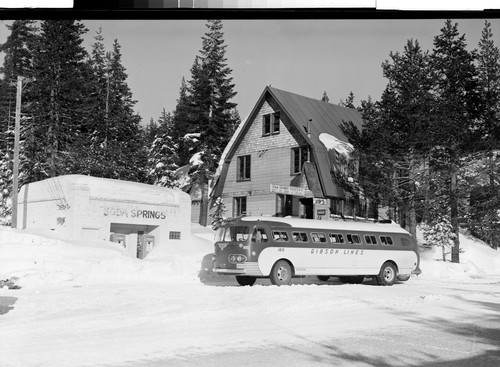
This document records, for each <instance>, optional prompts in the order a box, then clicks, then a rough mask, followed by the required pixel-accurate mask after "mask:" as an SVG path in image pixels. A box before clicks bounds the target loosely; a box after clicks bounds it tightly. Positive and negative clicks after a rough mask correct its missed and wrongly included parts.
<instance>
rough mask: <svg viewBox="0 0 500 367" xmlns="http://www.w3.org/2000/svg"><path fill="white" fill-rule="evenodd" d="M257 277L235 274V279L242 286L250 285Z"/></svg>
mask: <svg viewBox="0 0 500 367" xmlns="http://www.w3.org/2000/svg"><path fill="white" fill-rule="evenodd" d="M256 280H257V278H255V277H248V276H243V275H237V276H236V281H237V282H238V284H239V285H242V286H246V285H248V286H252V285H254V284H255V281H256Z"/></svg>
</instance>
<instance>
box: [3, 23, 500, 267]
mask: <svg viewBox="0 0 500 367" xmlns="http://www.w3.org/2000/svg"><path fill="white" fill-rule="evenodd" d="M7 28H8V31H9V32H10V34H9V36H8V38H7V41H6V42H5V43H4V44H3V45H0V52H2V53H3V54H4V61H3V65H1V67H0V166H1V169H0V218H2V220H3V224H9V223H10V220H11V206H12V202H11V197H12V187H13V157H14V137H15V119H16V98H17V95H16V94H17V92H18V86H19V85H21V95H22V104H21V106H20V117H19V118H20V131H19V135H20V146H19V147H20V148H19V151H20V155H19V182H18V186H19V187H20V186H21V185H23V184H25V183H29V182H34V181H39V180H43V179H46V178H50V177H56V176H59V175H65V174H83V175H91V176H96V177H104V178H112V179H120V180H129V181H135V182H142V183H148V184H153V185H160V186H164V187H172V188H175V187H181V186H182V187H183V188H185V187H186V186H190V187H196V188H197V189H198V190H200V191H201V193H202V194H201V204H200V205H201V210H200V212H201V213H202V214H201V217H200V223H201V224H203V225H206V224H207V208H208V206H209V201H208V190H209V184H210V182H211V180H212V178H213V177H214V174H215V172H216V170H217V167H218V163H219V160H220V158H221V154H222V152H223V150H224V148H225V146H226V145H227V143H228V142H229V140H230V138H231V136H232V135H233V133H234V131H235V129H236V127H237V126H238V125H239V123H240V117H239V113H238V110H237V106H236V104H235V103H234V102H233V98H234V97H235V96H236V93H237V92H236V88H235V85H234V83H233V78H232V76H231V74H232V71H233V70H232V69H231V67H230V66H229V63H228V60H227V58H226V56H225V53H226V47H227V45H226V44H225V42H224V33H223V23H222V21H221V20H208V21H207V23H206V33H205V34H204V35H200V36H201V49H200V50H199V53H198V54H197V55H193V64H192V67H191V69H190V73H191V75H190V76H189V78H187V79H186V78H182V79H181V80H180V81H179V82H180V87H179V97H178V99H177V104H176V107H175V109H174V110H173V111H165V110H162V111H158V115H159V117H158V118H157V119H156V120H154V119H152V120H151V121H149V122H148V123H144V122H142V121H141V116H139V115H138V114H137V113H136V112H134V106H135V104H136V101H135V100H134V98H133V94H132V91H131V89H130V88H129V86H128V84H127V77H128V75H127V69H126V66H125V65H124V64H123V62H122V54H121V45H120V43H119V41H118V40H117V39H116V40H114V42H113V45H112V49H111V50H106V49H105V46H104V38H103V36H102V30H99V31H98V32H96V34H95V35H94V42H93V44H92V46H91V48H90V49H88V50H87V49H85V48H84V47H83V35H84V34H86V33H87V32H88V29H87V28H86V27H85V25H84V23H83V22H81V21H77V20H63V19H55V20H43V21H34V20H15V21H13V22H12V24H10V25H9V26H8V27H7ZM493 39H494V37H493V34H492V31H491V25H490V24H489V23H488V22H485V23H484V28H483V29H482V33H481V39H480V42H479V44H478V45H477V46H476V48H474V49H472V50H471V49H470V47H468V45H467V41H466V38H465V35H464V34H461V33H460V32H459V28H458V23H454V22H453V21H451V20H446V21H444V24H443V27H442V29H441V32H440V34H438V35H436V36H435V37H434V39H433V49H432V50H424V49H422V48H421V47H420V44H419V42H418V40H413V39H410V40H408V41H407V43H406V44H404V45H401V47H402V50H401V51H392V52H390V53H389V55H388V58H387V59H386V60H385V61H384V62H383V63H382V65H381V69H382V70H381V71H382V73H383V76H384V78H385V79H386V80H387V86H386V88H385V90H384V91H383V93H382V95H381V97H380V99H379V100H378V101H374V100H372V98H371V97H368V98H367V99H366V100H361V102H360V104H359V106H355V105H354V94H353V93H352V92H351V93H350V94H348V97H347V99H346V100H345V101H340V102H339V104H340V105H342V106H344V107H348V108H355V109H357V110H358V111H359V112H360V113H361V114H362V116H363V120H364V126H363V128H362V129H358V128H357V127H356V126H355V125H353V124H352V123H350V122H349V121H345V122H344V123H343V124H342V126H341V128H342V130H343V131H344V133H345V135H346V136H347V137H348V139H349V142H350V143H351V144H352V145H353V146H354V148H355V149H356V154H357V156H358V157H359V170H358V171H357V172H356V174H355V177H354V180H350V179H349V180H348V179H347V178H346V177H342V176H341V175H336V174H333V173H332V179H334V180H336V181H337V183H338V184H339V185H341V186H343V187H344V188H345V189H346V190H347V191H348V192H350V194H351V196H352V200H353V201H354V203H355V207H356V206H359V208H361V207H362V204H363V203H366V202H370V203H371V205H370V207H371V208H372V213H373V214H374V215H375V216H376V217H378V216H379V214H380V212H379V209H380V208H382V207H386V208H389V210H388V213H387V216H388V218H384V219H392V220H394V221H396V222H398V223H400V224H401V225H402V226H404V227H406V228H407V229H409V230H410V232H411V233H412V234H415V233H416V226H417V223H422V224H424V225H425V226H426V227H425V228H426V235H427V237H426V238H427V241H428V242H429V244H433V243H439V244H441V246H442V244H443V243H445V244H446V246H443V253H445V252H446V251H450V252H451V254H452V260H453V261H458V259H459V247H458V232H459V228H460V227H466V228H469V229H470V231H471V232H472V233H473V234H474V235H476V236H477V237H479V238H481V239H483V240H484V241H486V242H488V243H489V244H490V245H491V246H493V247H497V246H498V244H499V241H500V189H499V188H500V184H499V175H500V53H499V49H498V48H497V46H496V45H495V44H494V41H493ZM325 72H328V71H327V70H325ZM291 92H294V91H291ZM321 99H322V100H323V101H325V102H326V103H332V102H331V101H330V100H329V98H328V96H327V93H326V91H325V92H324V94H323V96H322V98H321ZM181 167H184V168H185V173H186V174H185V175H184V177H183V180H182V181H181V180H180V177H179V175H176V174H175V173H176V171H178V169H179V168H181ZM186 177H187V179H186ZM213 199H214V200H215V199H217V198H213ZM218 202H221V201H220V200H219V201H218ZM359 214H360V215H361V214H362V211H361V210H360V211H359Z"/></svg>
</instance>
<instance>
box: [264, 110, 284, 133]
mask: <svg viewBox="0 0 500 367" xmlns="http://www.w3.org/2000/svg"><path fill="white" fill-rule="evenodd" d="M279 133H280V113H279V112H276V113H269V114H267V115H264V116H262V136H268V135H275V134H279Z"/></svg>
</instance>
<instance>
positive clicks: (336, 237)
mask: <svg viewBox="0 0 500 367" xmlns="http://www.w3.org/2000/svg"><path fill="white" fill-rule="evenodd" d="M329 237H330V242H332V243H344V237H343V236H342V235H341V234H337V233H330V234H329Z"/></svg>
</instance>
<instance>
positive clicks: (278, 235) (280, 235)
mask: <svg viewBox="0 0 500 367" xmlns="http://www.w3.org/2000/svg"><path fill="white" fill-rule="evenodd" d="M273 239H274V240H275V241H288V233H286V232H284V231H273Z"/></svg>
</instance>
